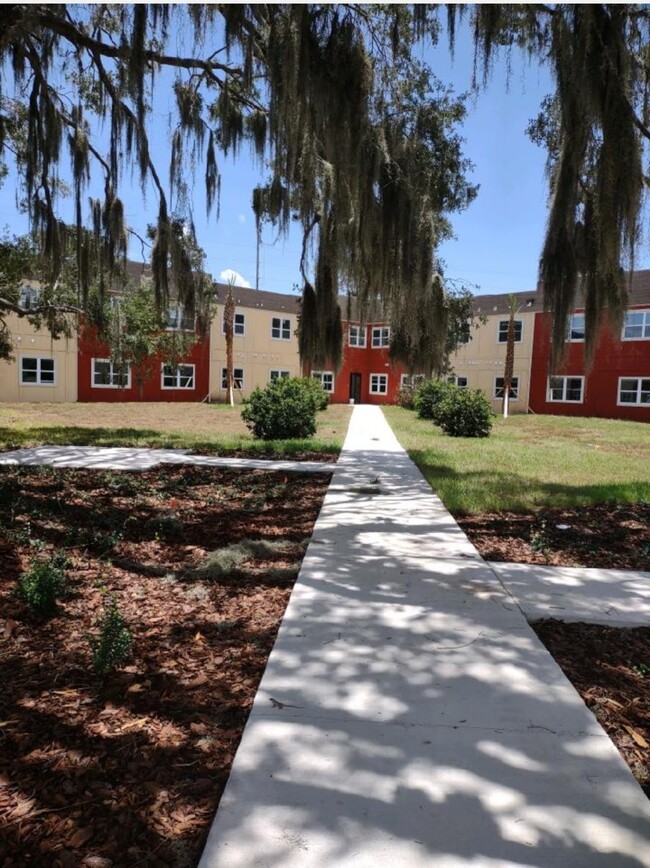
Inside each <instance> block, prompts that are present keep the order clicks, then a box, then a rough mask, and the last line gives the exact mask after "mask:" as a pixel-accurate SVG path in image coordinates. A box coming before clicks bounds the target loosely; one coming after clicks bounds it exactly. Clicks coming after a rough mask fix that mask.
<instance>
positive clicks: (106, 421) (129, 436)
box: [0, 403, 351, 458]
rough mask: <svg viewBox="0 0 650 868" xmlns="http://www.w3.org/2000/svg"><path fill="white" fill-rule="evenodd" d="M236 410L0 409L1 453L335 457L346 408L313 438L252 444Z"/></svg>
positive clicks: (145, 406) (327, 417) (326, 419)
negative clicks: (56, 450) (48, 450)
mask: <svg viewBox="0 0 650 868" xmlns="http://www.w3.org/2000/svg"><path fill="white" fill-rule="evenodd" d="M240 409H241V408H240V407H237V406H236V407H229V406H227V405H225V404H190V403H187V404H181V403H133V404H127V403H115V404H0V450H2V451H6V450H9V449H16V448H19V447H25V446H43V445H70V446H150V447H154V448H166V449H169V448H174V449H191V450H192V451H193V452H196V453H200V454H212V455H219V454H232V453H233V452H236V453H242V454H244V453H245V454H249V455H251V456H263V457H284V458H291V457H294V456H300V455H301V454H304V453H305V452H312V453H319V454H322V455H323V456H326V455H337V454H338V453H339V452H340V450H341V446H342V445H343V440H344V439H345V434H346V431H347V427H348V422H349V420H350V413H351V408H350V407H348V406H340V405H336V406H332V407H328V408H327V409H326V410H325V411H323V412H322V413H318V414H317V430H316V435H315V437H313V438H311V439H305V440H273V441H269V442H264V441H261V440H254V439H253V437H252V435H251V434H250V432H249V431H248V429H247V428H246V425H245V424H244V422H243V421H242V419H241V414H240Z"/></svg>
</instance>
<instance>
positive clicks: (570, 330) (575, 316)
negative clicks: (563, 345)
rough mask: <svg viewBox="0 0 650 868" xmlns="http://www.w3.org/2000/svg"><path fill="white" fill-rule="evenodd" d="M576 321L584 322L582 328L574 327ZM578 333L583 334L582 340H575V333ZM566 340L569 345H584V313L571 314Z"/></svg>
mask: <svg viewBox="0 0 650 868" xmlns="http://www.w3.org/2000/svg"><path fill="white" fill-rule="evenodd" d="M574 320H578V322H579V321H580V320H582V328H580V327H579V326H574V324H573V322H574ZM574 332H578V333H582V337H581V338H574V337H573V333H574ZM566 339H567V341H569V343H572V344H584V342H585V315H584V313H572V314H569V319H568V321H567V330H566Z"/></svg>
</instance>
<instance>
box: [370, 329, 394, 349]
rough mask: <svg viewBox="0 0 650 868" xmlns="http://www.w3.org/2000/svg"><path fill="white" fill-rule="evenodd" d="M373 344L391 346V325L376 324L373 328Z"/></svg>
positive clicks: (374, 345) (375, 345)
mask: <svg viewBox="0 0 650 868" xmlns="http://www.w3.org/2000/svg"><path fill="white" fill-rule="evenodd" d="M372 345H373V347H374V348H377V347H388V346H390V327H389V326H374V327H373V329H372Z"/></svg>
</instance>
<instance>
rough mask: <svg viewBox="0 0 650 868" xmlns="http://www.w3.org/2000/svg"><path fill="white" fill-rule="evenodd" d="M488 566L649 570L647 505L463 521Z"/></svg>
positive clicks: (649, 509)
mask: <svg viewBox="0 0 650 868" xmlns="http://www.w3.org/2000/svg"><path fill="white" fill-rule="evenodd" d="M457 521H458V524H459V525H460V526H461V527H462V529H463V530H464V531H465V533H466V534H467V536H468V537H469V538H470V540H471V541H472V542H473V543H474V545H475V546H476V548H477V549H478V550H479V552H480V553H481V555H482V556H483V557H484V558H485V559H486V560H488V561H509V562H511V563H519V564H549V565H552V566H566V567H603V568H607V569H620V570H648V571H650V503H634V504H600V505H597V506H581V507H578V508H575V509H563V508H557V509H541V510H539V511H538V512H516V513H515V512H494V513H489V512H488V513H482V514H481V515H470V516H464V517H460V518H458V519H457Z"/></svg>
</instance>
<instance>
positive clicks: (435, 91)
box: [0, 4, 650, 367]
mask: <svg viewBox="0 0 650 868" xmlns="http://www.w3.org/2000/svg"><path fill="white" fill-rule="evenodd" d="M437 14H438V12H437V10H436V8H435V7H433V6H428V5H426V4H424V5H413V6H373V5H365V4H345V5H340V4H309V5H306V4H291V5H290V4H252V5H238V4H217V5H203V4H187V5H174V6H172V5H163V4H138V5H133V4H125V5H122V6H118V5H104V4H102V5H73V4H62V5H53V4H31V5H28V4H10V5H5V6H4V7H3V18H4V29H3V31H2V33H0V158H5V159H12V160H13V161H14V162H15V165H16V166H17V168H18V170H19V172H20V179H21V185H22V187H21V196H22V202H23V203H24V207H25V208H26V209H27V211H28V214H29V218H30V224H31V227H32V229H33V231H34V238H35V243H36V244H37V245H38V248H39V250H40V251H41V253H42V256H43V260H42V263H43V265H42V270H43V272H44V274H45V275H46V276H47V280H48V285H49V286H50V287H53V288H54V289H53V291H52V297H51V302H50V303H51V305H54V304H55V300H56V299H55V292H54V290H55V289H56V288H57V287H58V286H59V283H60V276H61V274H62V273H63V272H64V271H65V269H66V268H68V269H69V272H70V274H72V275H73V278H72V279H71V282H70V281H69V282H68V284H69V286H70V287H71V288H72V289H73V290H74V294H75V299H74V300H75V304H76V306H78V308H79V309H80V310H87V309H88V307H89V304H90V300H91V297H92V292H93V287H96V291H97V293H98V294H99V297H100V299H101V297H102V296H103V294H104V293H105V291H106V287H107V286H108V284H109V283H110V281H111V280H112V277H113V275H114V273H115V272H116V271H117V270H118V269H119V265H120V261H121V260H123V258H124V256H125V254H126V250H127V234H128V231H129V227H128V226H127V225H126V223H125V218H124V206H123V204H122V199H121V197H120V190H121V187H122V185H123V184H124V179H125V176H126V177H128V176H129V175H130V173H131V172H132V171H133V169H134V167H135V171H136V173H137V175H138V177H139V181H140V184H141V185H142V187H143V190H144V189H145V188H146V187H147V185H149V184H153V187H154V189H155V191H156V195H157V216H156V220H155V226H154V228H153V240H152V250H151V264H152V272H153V293H154V299H155V304H156V307H157V308H158V310H159V311H160V310H163V309H164V308H165V307H166V305H167V303H168V300H169V295H170V291H171V288H173V293H174V294H175V295H176V296H177V299H178V301H179V303H180V304H182V305H184V306H186V307H194V306H195V305H197V303H198V305H199V307H200V306H201V300H202V297H203V293H204V290H205V288H206V287H208V285H209V281H206V280H205V279H204V276H202V272H201V269H200V268H198V269H197V262H196V258H194V257H193V256H192V250H196V249H197V244H196V237H195V232H194V223H193V220H192V216H193V214H192V207H191V206H192V191H191V189H190V188H189V186H188V183H187V180H186V178H187V176H188V172H187V168H188V166H191V167H193V171H192V173H191V174H197V173H198V172H199V167H202V168H201V169H200V173H201V175H202V177H203V182H204V184H205V190H206V200H207V206H208V210H210V209H213V208H215V207H218V198H219V187H220V165H221V162H222V157H223V156H224V155H226V154H228V153H232V152H235V153H237V152H238V151H239V150H240V149H241V148H242V147H243V146H250V147H251V148H252V150H253V153H254V154H255V155H256V156H257V158H258V159H259V160H260V161H262V162H263V164H264V165H265V166H266V167H268V182H267V183H266V184H264V185H263V186H261V187H260V188H258V189H257V190H255V191H254V194H253V207H254V211H255V214H256V218H257V220H258V221H264V220H270V221H272V222H273V223H274V224H275V225H276V226H278V227H279V228H280V229H281V230H282V231H285V232H286V231H288V229H289V226H290V225H292V224H297V225H299V226H300V227H301V229H302V232H303V238H304V243H303V257H302V261H301V269H302V273H303V278H304V287H303V311H302V317H301V324H300V335H299V339H300V350H301V355H302V357H303V360H304V361H305V362H306V363H307V364H314V365H320V364H323V363H324V362H325V360H328V361H332V362H334V363H336V361H337V359H338V357H339V356H340V352H341V323H340V312H339V311H340V308H339V306H338V304H337V298H338V295H339V293H340V292H345V291H348V292H351V293H353V294H354V295H355V296H356V298H357V301H358V303H359V304H360V305H361V308H363V305H364V304H365V303H369V302H370V301H371V300H372V299H374V298H377V297H380V298H381V301H382V304H383V305H384V308H385V310H386V315H387V317H388V318H389V319H390V320H391V321H392V322H393V323H395V324H396V330H395V333H396V335H399V336H400V340H401V341H402V348H403V349H404V348H405V349H404V351H405V352H408V353H410V355H411V357H412V358H413V359H414V360H415V361H416V362H417V363H418V364H420V363H422V365H423V366H429V367H435V360H436V358H438V359H439V358H440V355H441V353H442V352H444V334H443V331H441V328H440V322H441V319H440V317H441V316H442V314H443V313H444V309H445V298H444V288H443V286H444V284H443V281H442V280H440V279H438V278H437V276H436V272H437V262H436V258H435V251H436V248H437V246H438V244H439V242H440V241H441V240H442V239H444V238H446V237H448V236H449V234H450V232H451V228H450V223H449V219H448V218H449V215H450V214H452V213H453V212H454V211H458V210H460V209H462V208H465V207H466V206H467V205H468V204H469V203H470V202H471V200H472V199H473V197H474V196H475V194H476V188H475V187H474V186H473V185H472V184H471V183H470V182H469V181H468V179H467V173H468V170H469V168H470V166H469V164H468V162H467V160H466V159H465V158H464V157H463V154H462V148H461V145H462V142H461V139H460V136H459V133H458V125H459V124H460V123H461V122H462V119H463V117H464V112H465V108H464V104H463V101H462V100H461V99H459V98H456V97H454V96H453V94H452V93H451V92H450V91H449V90H448V89H447V88H445V87H444V86H443V85H442V84H441V83H440V82H439V81H437V80H436V79H435V77H434V76H433V75H432V73H431V71H430V70H429V69H428V68H427V66H426V65H425V64H424V63H423V62H421V61H419V60H418V59H417V55H416V53H415V52H413V51H412V47H413V45H414V43H415V42H416V41H417V40H419V39H427V40H429V41H430V42H433V43H435V42H436V41H437V39H438V35H439V24H438V21H437V18H436V16H437ZM463 14H468V15H470V17H471V25H472V28H473V32H474V35H475V45H476V56H477V70H478V69H479V67H480V69H481V70H482V71H483V73H484V75H485V76H487V75H488V74H489V72H490V69H491V66H492V62H493V59H494V57H495V56H496V54H497V52H499V51H502V50H504V49H505V50H510V49H511V48H512V47H514V46H518V47H522V48H524V49H525V50H526V51H528V52H529V53H530V54H531V55H534V56H536V57H538V58H539V59H540V62H545V63H550V65H551V68H552V70H553V74H554V77H555V81H556V93H555V95H554V104H555V105H556V107H557V111H556V113H555V115H554V121H553V122H549V123H547V124H543V123H542V124H541V128H540V129H541V131H540V132H539V139H540V140H543V141H544V142H545V144H546V145H547V146H549V148H550V161H549V178H550V184H551V200H550V209H549V221H548V228H547V233H546V239H545V241H544V244H543V249H542V255H541V262H540V277H541V279H542V281H543V283H544V291H545V298H546V301H547V304H548V306H549V308H550V309H551V310H552V311H553V313H554V314H555V323H556V327H555V331H554V346H555V347H556V349H558V350H559V348H561V345H562V343H563V340H564V320H565V318H566V314H567V313H568V311H569V310H570V309H571V307H572V305H573V304H574V303H575V301H576V299H577V298H578V296H577V293H578V292H579V291H580V290H581V289H582V291H583V292H584V297H585V304H586V310H587V335H588V337H587V340H588V347H589V348H591V346H592V343H593V336H594V334H595V327H596V325H597V324H598V322H599V320H600V317H601V315H602V312H603V309H604V308H605V306H608V307H609V308H610V310H611V312H612V314H613V316H614V317H615V318H616V317H617V316H619V317H620V315H621V312H622V310H623V309H624V306H625V300H626V293H625V283H624V280H623V277H622V272H621V265H622V262H623V259H624V258H625V256H627V260H628V263H632V264H633V257H634V249H635V244H636V242H637V241H638V238H639V233H640V220H641V210H642V199H643V197H642V192H643V186H644V184H645V183H646V179H645V177H644V173H643V166H642V161H643V158H644V147H645V143H646V142H647V139H648V138H649V135H648V121H647V108H648V102H649V100H648V82H649V81H650V75H649V74H648V73H649V71H650V65H649V59H648V44H649V41H648V26H649V14H648V11H647V10H646V8H645V7H644V6H641V5H636V4H622V5H614V4H593V5H589V6H560V5H557V6H554V5H533V6H523V5H498V4H497V5H492V6H487V5H486V6H482V5H477V6H473V7H470V11H469V12H463V7H461V8H460V11H457V9H456V7H450V8H449V12H448V30H449V33H450V37H451V39H452V42H453V38H454V33H455V24H456V19H457V17H458V16H459V15H463ZM172 46H174V49H172ZM178 46H181V47H182V46H187V51H186V52H185V53H183V52H182V51H181V49H180V48H179V47H178ZM174 51H177V52H180V53H174ZM163 75H164V76H167V78H166V79H165V81H167V80H168V79H169V77H170V76H171V77H172V79H173V84H172V88H173V97H174V104H175V116H174V122H173V125H172V130H171V140H170V162H169V167H168V173H167V177H165V175H164V174H163V171H162V167H161V166H156V165H154V162H153V160H152V157H151V147H150V137H151V135H152V111H153V105H154V94H155V92H156V88H158V87H159V86H160V82H161V80H162V78H163ZM102 124H103V125H104V128H105V129H106V131H107V132H106V134H105V136H104V137H103V138H102V137H101V136H100V135H98V130H99V129H100V128H101V127H102ZM66 187H69V193H70V195H71V197H72V200H73V202H74V220H72V221H70V220H68V221H64V220H63V219H62V217H61V214H62V206H61V201H62V196H63V195H64V194H65V193H66V192H67V191H66ZM70 223H72V224H73V225H72V226H71V225H70ZM179 226H180V227H182V231H179ZM71 260H72V261H73V263H74V266H73V267H72V266H70V261H71ZM68 301H69V299H68ZM1 305H2V302H1V300H0V306H1ZM5 309H6V308H5ZM590 342H591V343H590ZM396 352H397V353H399V348H396Z"/></svg>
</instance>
